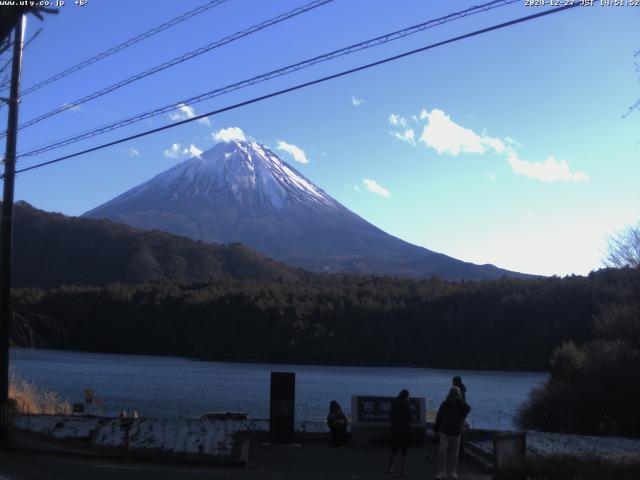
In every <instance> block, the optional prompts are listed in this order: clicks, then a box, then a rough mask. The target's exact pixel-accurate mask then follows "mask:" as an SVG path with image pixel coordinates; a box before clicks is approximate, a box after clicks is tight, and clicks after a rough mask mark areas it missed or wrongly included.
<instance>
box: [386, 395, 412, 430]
mask: <svg viewBox="0 0 640 480" xmlns="http://www.w3.org/2000/svg"><path fill="white" fill-rule="evenodd" d="M391 432H392V433H394V434H401V435H409V433H410V432H411V409H410V408H409V402H407V401H406V400H402V399H400V398H394V399H393V400H392V401H391Z"/></svg>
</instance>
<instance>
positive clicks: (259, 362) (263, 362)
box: [10, 347, 550, 374]
mask: <svg viewBox="0 0 640 480" xmlns="http://www.w3.org/2000/svg"><path fill="white" fill-rule="evenodd" d="M16 350H27V351H49V352H68V353H82V354H98V355H122V356H132V357H155V358H163V359H171V358H172V359H179V360H188V361H193V362H215V363H230V364H239V365H243V364H246V365H278V366H280V365H291V366H312V367H347V368H348V367H356V368H364V367H371V368H413V369H428V370H438V371H455V372H459V373H463V372H465V371H468V372H474V373H479V372H505V373H509V372H513V373H532V374H540V373H547V374H548V373H550V372H549V371H548V370H532V369H524V368H522V369H516V368H484V367H479V368H473V367H434V366H429V365H418V364H404V363H397V364H392V363H370V362H363V363H348V362H347V363H341V362H323V363H318V362H309V361H293V360H286V361H285V360H281V361H280V360H260V359H237V358H233V359H230V358H216V359H213V358H200V357H190V356H186V355H185V356H182V355H174V354H166V355H162V354H150V353H131V352H106V351H95V350H73V349H65V348H39V347H11V348H10V352H12V351H16ZM10 355H11V353H10Z"/></svg>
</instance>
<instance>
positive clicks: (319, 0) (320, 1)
mask: <svg viewBox="0 0 640 480" xmlns="http://www.w3.org/2000/svg"><path fill="white" fill-rule="evenodd" d="M333 1H334V0H314V1H313V2H311V3H308V4H306V5H304V6H302V7H298V8H295V9H293V10H291V11H289V12H286V13H283V14H280V15H278V16H277V17H274V18H271V19H269V20H266V21H264V22H262V23H260V24H258V25H254V26H252V27H249V28H247V29H246V30H242V31H240V32H236V33H234V34H232V35H229V36H227V37H224V38H222V39H220V40H217V41H215V42H212V43H209V44H208V45H205V46H204V47H200V48H198V49H196V50H192V51H190V52H187V53H185V54H184V55H181V56H179V57H176V58H173V59H172V60H169V61H167V62H164V63H162V64H160V65H157V66H155V67H153V68H150V69H148V70H145V71H144V72H141V73H138V74H136V75H133V76H131V77H129V78H126V79H124V80H121V81H119V82H117V83H114V84H112V85H109V86H108V87H105V88H103V89H101V90H98V91H97V92H93V93H90V94H89V95H86V96H84V97H82V98H80V99H78V100H75V101H73V102H68V103H65V104H64V105H61V106H60V107H58V108H56V109H54V110H51V111H50V112H47V113H44V114H42V115H40V116H38V117H36V118H34V119H32V120H29V121H27V122H26V123H23V124H22V125H20V126H19V127H18V130H21V129H23V128H27V127H30V126H32V125H35V124H36V123H39V122H41V121H43V120H46V119H47V118H51V117H53V116H54V115H57V114H59V113H62V112H64V111H67V110H70V109H72V108H75V107H78V106H79V105H82V104H83V103H86V102H89V101H91V100H95V99H96V98H99V97H102V96H104V95H106V94H108V93H111V92H113V91H115V90H118V89H120V88H122V87H124V86H126V85H129V84H131V83H133V82H136V81H138V80H142V79H143V78H147V77H149V76H151V75H154V74H156V73H159V72H161V71H163V70H166V69H167V68H170V67H173V66H175V65H178V64H180V63H183V62H186V61H187V60H191V59H192V58H195V57H197V56H199V55H202V54H204V53H207V52H209V51H211V50H213V49H216V48H219V47H222V46H223V45H227V44H229V43H231V42H234V41H236V40H238V39H240V38H244V37H246V36H248V35H251V34H253V33H256V32H259V31H260V30H264V29H265V28H269V27H271V26H273V25H276V24H278V23H280V22H284V21H285V20H289V19H290V18H293V17H296V16H298V15H300V14H303V13H306V12H308V11H310V10H313V9H314V8H318V7H320V6H323V5H326V4H327V3H331V2H333ZM2 136H3V135H0V137H2Z"/></svg>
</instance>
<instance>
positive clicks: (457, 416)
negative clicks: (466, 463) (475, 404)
mask: <svg viewBox="0 0 640 480" xmlns="http://www.w3.org/2000/svg"><path fill="white" fill-rule="evenodd" d="M470 411H471V407H470V406H469V405H467V403H466V402H465V401H464V398H463V396H462V391H461V390H460V388H458V387H451V389H450V390H449V394H448V395H447V398H446V400H445V401H444V402H442V404H441V405H440V408H439V409H438V414H437V415H436V423H435V425H434V427H433V430H434V432H435V433H436V434H439V435H440V445H439V449H438V473H437V474H436V478H437V479H442V478H452V479H454V480H455V479H457V478H458V474H457V468H458V452H459V449H460V438H461V433H462V425H463V423H464V420H465V418H466V416H467V415H468V414H469V412H470Z"/></svg>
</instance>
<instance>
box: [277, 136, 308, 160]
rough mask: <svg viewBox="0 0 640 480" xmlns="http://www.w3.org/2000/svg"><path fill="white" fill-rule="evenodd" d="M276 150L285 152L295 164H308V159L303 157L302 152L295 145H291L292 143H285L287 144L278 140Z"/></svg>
mask: <svg viewBox="0 0 640 480" xmlns="http://www.w3.org/2000/svg"><path fill="white" fill-rule="evenodd" d="M277 148H278V150H282V151H283V152H287V153H288V154H289V155H291V156H292V157H293V159H294V160H295V161H296V162H300V163H309V159H308V158H307V156H306V155H305V153H304V151H303V150H302V149H301V148H300V147H298V146H297V145H293V144H292V143H287V142H283V141H282V140H278V147H277Z"/></svg>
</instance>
